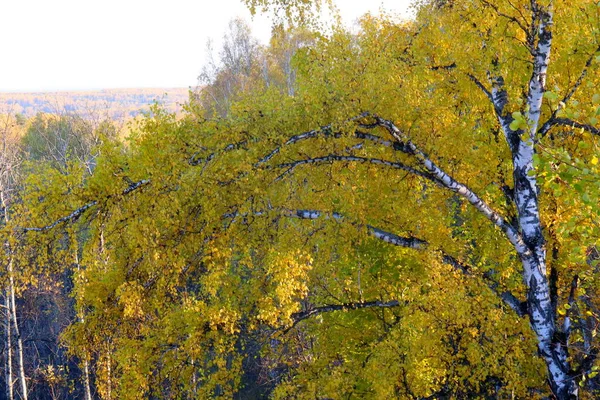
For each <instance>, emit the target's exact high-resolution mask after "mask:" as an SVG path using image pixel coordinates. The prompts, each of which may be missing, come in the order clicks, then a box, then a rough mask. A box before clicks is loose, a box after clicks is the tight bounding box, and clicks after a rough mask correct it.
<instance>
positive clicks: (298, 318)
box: [288, 300, 406, 330]
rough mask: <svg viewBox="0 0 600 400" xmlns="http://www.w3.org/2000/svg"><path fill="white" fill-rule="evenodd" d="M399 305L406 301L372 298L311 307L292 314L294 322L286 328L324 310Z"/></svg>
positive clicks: (324, 311)
mask: <svg viewBox="0 0 600 400" xmlns="http://www.w3.org/2000/svg"><path fill="white" fill-rule="evenodd" d="M400 305H406V303H405V302H403V303H400V302H399V301H398V300H391V301H381V300H374V301H364V302H351V303H343V304H329V305H325V306H319V307H313V308H310V309H308V310H305V311H299V312H296V313H294V314H292V320H293V321H294V323H293V325H292V326H291V327H290V328H288V330H289V329H291V328H293V327H294V325H296V324H297V323H298V322H300V321H302V320H305V319H307V318H310V317H312V316H315V315H318V314H323V313H326V312H332V311H347V310H359V309H361V308H373V307H377V308H392V307H398V306H400Z"/></svg>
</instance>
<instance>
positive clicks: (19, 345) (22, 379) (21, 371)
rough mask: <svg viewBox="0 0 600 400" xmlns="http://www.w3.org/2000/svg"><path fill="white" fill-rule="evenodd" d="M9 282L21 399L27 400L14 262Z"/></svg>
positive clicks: (10, 267) (9, 273) (11, 266)
mask: <svg viewBox="0 0 600 400" xmlns="http://www.w3.org/2000/svg"><path fill="white" fill-rule="evenodd" d="M8 282H9V289H10V293H9V294H10V302H11V307H12V313H11V315H12V322H13V329H14V331H15V337H16V339H17V353H18V354H17V360H18V367H19V382H20V383H21V398H22V399H24V400H27V380H26V376H25V362H24V359H23V339H22V338H21V333H20V330H19V324H18V321H17V307H16V303H15V283H14V278H13V260H12V259H11V260H10V261H9V262H8Z"/></svg>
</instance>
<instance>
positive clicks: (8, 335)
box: [4, 289, 14, 400]
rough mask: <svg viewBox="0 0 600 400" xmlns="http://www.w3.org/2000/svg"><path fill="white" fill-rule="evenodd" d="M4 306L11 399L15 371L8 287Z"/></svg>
mask: <svg viewBox="0 0 600 400" xmlns="http://www.w3.org/2000/svg"><path fill="white" fill-rule="evenodd" d="M4 307H5V311H6V319H5V322H4V323H5V327H6V371H5V376H6V378H5V379H6V396H7V398H8V399H9V400H13V399H14V387H13V371H12V363H13V361H12V333H11V327H10V325H11V324H10V314H11V309H10V301H9V295H8V289H6V290H5V292H4Z"/></svg>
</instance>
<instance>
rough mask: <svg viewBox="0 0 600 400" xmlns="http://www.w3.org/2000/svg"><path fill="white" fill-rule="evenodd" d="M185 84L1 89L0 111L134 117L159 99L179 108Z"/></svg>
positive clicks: (170, 107) (28, 114)
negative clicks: (33, 90) (27, 90)
mask: <svg viewBox="0 0 600 400" xmlns="http://www.w3.org/2000/svg"><path fill="white" fill-rule="evenodd" d="M187 99H188V89H187V88H156V89H105V90H98V91H74V92H40V93H0V112H2V113H10V114H13V115H19V114H20V115H22V116H24V117H32V116H35V115H36V114H38V113H50V114H63V113H76V114H78V115H81V116H86V115H102V116H104V117H106V118H110V119H122V118H128V117H135V116H136V115H138V114H139V113H140V112H143V111H147V110H148V109H149V106H150V105H152V104H153V103H155V102H159V103H160V104H161V105H162V106H163V108H165V109H167V110H169V111H171V112H179V111H180V110H181V104H183V103H185V102H186V101H187Z"/></svg>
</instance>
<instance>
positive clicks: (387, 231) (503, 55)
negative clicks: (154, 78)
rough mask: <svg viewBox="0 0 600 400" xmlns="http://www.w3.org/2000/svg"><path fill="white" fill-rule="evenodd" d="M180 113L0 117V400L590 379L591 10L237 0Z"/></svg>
mask: <svg viewBox="0 0 600 400" xmlns="http://www.w3.org/2000/svg"><path fill="white" fill-rule="evenodd" d="M245 3H246V4H247V6H248V8H249V9H250V10H251V12H253V13H268V14H270V15H272V16H273V18H274V21H275V23H274V26H273V30H272V37H271V40H270V43H269V44H268V45H260V44H259V43H258V41H257V40H256V39H254V38H253V37H252V35H251V32H250V29H249V27H248V25H247V24H246V23H245V22H244V21H242V20H239V19H237V20H233V21H232V22H231V23H230V26H229V29H228V30H227V32H226V33H225V36H224V40H223V44H222V47H221V48H219V49H216V50H215V51H214V53H213V57H212V58H211V61H210V62H209V63H207V64H206V65H205V66H204V67H203V69H202V73H201V75H200V77H199V82H198V87H197V88H196V89H193V90H190V93H189V99H188V100H187V102H186V103H185V105H184V106H183V108H182V110H181V111H180V112H173V111H171V110H168V109H166V108H164V107H161V106H160V105H155V106H154V107H152V109H151V111H150V112H147V113H145V114H144V116H143V117H136V118H135V119H133V120H131V121H129V122H128V123H127V124H121V123H117V122H116V121H114V120H112V119H111V118H95V119H93V118H90V117H89V116H82V115H77V113H73V112H66V111H65V112H63V113H58V114H51V113H38V114H37V115H35V116H23V115H21V114H15V113H6V114H2V115H1V116H0V201H1V202H0V242H1V244H2V250H1V251H0V268H1V269H0V293H1V295H0V300H1V301H0V309H1V310H2V311H1V312H0V316H1V320H0V339H1V342H0V350H1V352H0V369H1V370H2V374H1V377H0V390H1V391H2V394H1V395H0V397H2V398H6V399H9V400H17V399H72V398H73V399H74V398H80V399H85V400H92V399H103V400H112V399H213V398H223V399H323V400H324V399H556V400H567V399H596V398H599V397H600V375H599V372H600V359H599V357H598V353H599V351H600V339H599V338H598V329H599V327H600V223H599V221H600V220H599V213H600V203H599V202H600V162H599V160H600V2H598V1H597V0H576V1H575V0H419V1H418V2H417V3H416V4H415V5H414V14H413V16H412V17H411V18H409V19H404V20H401V19H399V18H396V17H394V16H392V15H386V14H383V13H382V14H379V15H369V14H368V15H364V16H363V17H362V18H361V19H360V21H359V22H358V28H356V27H355V28H353V29H351V28H347V27H344V26H343V25H342V24H339V25H333V26H324V25H323V24H321V23H320V22H319V21H320V20H319V13H320V12H321V11H325V10H329V9H331V7H333V5H332V3H331V2H330V1H329V0H321V1H318V0H312V1H311V0H291V1H290V0H245Z"/></svg>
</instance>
